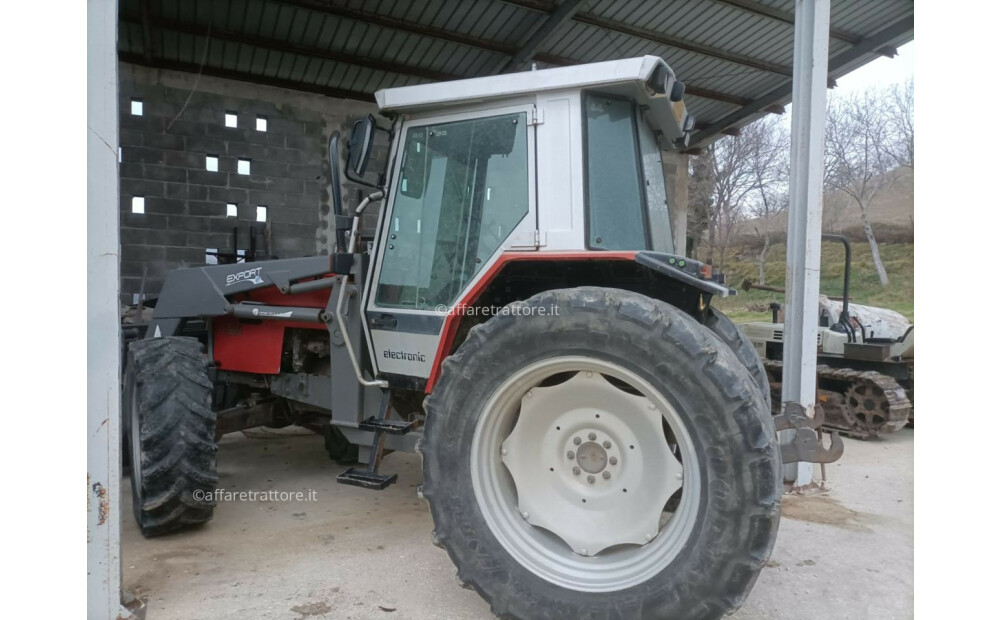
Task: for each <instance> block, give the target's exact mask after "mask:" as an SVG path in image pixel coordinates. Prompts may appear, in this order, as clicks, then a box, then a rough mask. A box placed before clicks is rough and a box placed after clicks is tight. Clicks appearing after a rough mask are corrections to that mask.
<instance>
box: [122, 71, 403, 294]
mask: <svg viewBox="0 0 1000 620" xmlns="http://www.w3.org/2000/svg"><path fill="white" fill-rule="evenodd" d="M133 100H139V101H141V102H142V115H141V116H137V115H133V114H132V113H131V104H132V101H133ZM227 112H230V113H235V114H236V116H237V126H236V127H235V128H234V127H227V126H226V123H225V115H226V113H227ZM374 112H375V105H374V104H373V103H366V102H360V101H351V100H343V99H332V98H330V97H324V96H321V95H313V94H308V93H302V92H298V91H289V90H284V89H280V88H273V87H268V86H259V85H255V84H247V83H244V82H237V81H233V80H225V79H220V78H213V77H208V76H200V77H199V76H196V75H193V74H189V73H180V72H174V71H164V70H157V69H149V68H145V67H139V66H135V65H130V64H127V63H121V64H120V66H119V113H120V143H121V163H120V164H119V169H120V178H121V188H120V189H121V192H120V203H121V204H120V212H121V252H122V258H121V278H122V282H121V285H122V286H121V292H122V303H126V304H130V303H132V302H133V299H134V296H135V295H136V294H138V293H139V291H140V289H143V290H144V292H145V295H146V297H147V298H148V297H152V296H155V295H156V294H157V293H158V292H159V290H160V288H161V287H162V284H163V279H164V277H165V275H166V273H167V272H168V271H169V270H170V269H173V268H177V267H184V266H196V265H203V264H205V262H206V254H205V251H206V249H207V248H217V249H219V250H222V251H232V248H233V227H234V226H238V227H239V231H240V232H239V245H238V247H239V248H240V249H246V248H247V246H248V243H249V241H248V239H249V227H250V225H251V224H252V223H253V222H255V221H256V220H257V207H258V206H266V207H267V220H268V222H269V223H270V228H271V240H272V242H271V251H272V253H273V254H275V255H277V256H279V257H281V258H288V257H294V256H309V255H314V254H317V253H325V252H327V251H328V248H329V246H330V243H331V242H332V230H333V218H332V217H331V215H332V198H331V191H330V162H329V156H328V144H329V139H330V136H331V135H332V133H333V132H334V131H340V134H341V136H342V140H341V142H342V144H343V145H346V142H347V139H348V137H349V135H350V130H351V127H352V126H353V124H354V121H355V120H357V119H359V118H361V117H363V116H364V115H366V114H369V113H374ZM258 117H263V118H266V120H267V129H266V131H258V130H257V128H256V123H257V118H258ZM383 124H384V125H385V126H388V122H383ZM345 153H346V151H345V150H344V149H342V153H341V157H342V158H343V157H344V155H345ZM206 156H215V157H218V171H217V172H211V171H208V170H206ZM374 156H375V157H381V158H384V157H385V150H384V149H376V151H375V153H374ZM239 159H246V160H249V161H250V174H249V175H243V174H240V173H239V172H238V171H237V162H238V160H239ZM340 169H341V170H343V166H342V163H341V168H340ZM364 191H370V190H366V189H363V188H361V187H360V186H357V185H354V184H352V183H347V182H344V183H343V185H342V195H343V197H344V203H345V206H348V207H353V206H356V205H357V204H358V202H359V201H360V198H361V195H362V192H364ZM137 196H139V197H142V198H143V199H144V203H145V204H144V209H145V212H144V213H141V214H140V213H133V212H132V199H133V197H137ZM229 203H235V204H236V205H237V215H236V217H229V216H227V212H226V211H227V206H226V205H227V204H229ZM368 224H370V222H368Z"/></svg>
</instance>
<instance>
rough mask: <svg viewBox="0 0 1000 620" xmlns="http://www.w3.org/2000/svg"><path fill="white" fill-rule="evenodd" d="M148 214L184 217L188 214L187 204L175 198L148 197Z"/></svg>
mask: <svg viewBox="0 0 1000 620" xmlns="http://www.w3.org/2000/svg"><path fill="white" fill-rule="evenodd" d="M146 213H152V214H161V215H184V214H185V213H187V208H186V203H185V202H184V201H183V200H176V199H174V198H161V197H158V196H154V197H149V196H147V197H146Z"/></svg>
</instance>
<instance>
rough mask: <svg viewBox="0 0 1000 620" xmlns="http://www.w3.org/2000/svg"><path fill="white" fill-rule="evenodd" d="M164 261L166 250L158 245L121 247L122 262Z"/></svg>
mask: <svg viewBox="0 0 1000 620" xmlns="http://www.w3.org/2000/svg"><path fill="white" fill-rule="evenodd" d="M125 259H128V260H138V261H164V260H166V259H167V249H166V248H165V247H163V246H158V245H126V246H123V247H122V260H125Z"/></svg>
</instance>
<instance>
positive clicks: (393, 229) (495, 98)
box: [348, 56, 728, 379]
mask: <svg viewBox="0 0 1000 620" xmlns="http://www.w3.org/2000/svg"><path fill="white" fill-rule="evenodd" d="M683 95H684V84H683V83H682V82H680V81H679V80H677V78H676V76H675V75H674V73H673V71H672V70H671V69H670V67H669V66H667V64H666V63H665V62H664V61H663V60H662V59H660V58H658V57H654V56H645V57H642V58H633V59H628V60H619V61H610V62H603V63H597V64H593V65H587V66H578V67H565V68H558V69H545V70H538V71H530V72H523V73H515V74H508V75H498V76H492V77H484V78H475V79H469V80H461V81H456V82H450V83H445V84H424V85H418V86H407V87H402V88H391V89H386V90H381V91H378V92H377V93H376V94H375V98H376V101H377V102H378V105H379V108H380V111H381V113H382V114H383V115H385V116H387V117H389V118H391V119H392V120H393V124H392V127H391V129H387V128H380V127H378V125H377V124H376V121H375V119H374V118H373V117H371V116H369V117H368V118H367V119H365V120H363V121H359V122H358V123H357V124H356V125H355V128H354V134H353V135H352V138H351V142H350V144H351V148H350V157H349V159H350V161H349V165H348V171H349V172H348V174H349V176H350V177H351V178H354V179H362V178H363V176H362V175H364V174H366V173H367V174H368V176H369V177H370V176H371V171H370V170H369V161H368V160H369V158H370V156H371V153H372V152H373V150H374V149H373V148H372V147H371V144H372V140H373V138H374V136H375V135H376V134H377V133H378V132H379V131H380V130H381V131H385V132H387V133H389V134H390V135H391V138H392V139H391V145H390V156H389V162H388V165H387V169H386V170H385V171H384V172H382V173H380V174H379V175H378V178H379V181H380V182H377V183H376V185H378V187H379V188H380V189H382V190H383V191H384V195H385V198H384V201H385V205H384V208H383V210H382V213H381V218H380V224H379V228H378V236H377V241H376V244H375V247H376V252H375V256H374V257H373V266H372V270H373V273H372V275H371V278H370V286H367V287H366V292H365V300H364V303H365V310H366V313H367V316H368V321H367V323H366V327H367V329H368V331H369V334H370V337H371V339H372V344H373V346H372V353H373V359H372V363H373V365H375V366H376V367H378V369H379V371H381V372H384V373H389V374H392V375H398V376H406V377H414V378H418V379H424V378H428V377H431V376H432V374H433V370H434V363H435V358H436V357H437V354H438V348H439V347H440V345H441V335H442V329H443V327H444V326H445V323H446V319H447V318H448V317H449V315H452V314H453V313H454V312H455V309H456V308H457V307H461V306H462V305H463V304H466V305H467V304H469V303H472V302H473V301H474V299H473V298H472V296H473V295H472V294H473V293H474V292H475V291H476V290H477V288H478V287H480V285H481V284H482V283H483V282H484V278H486V281H487V282H488V280H489V277H490V276H491V275H494V274H495V270H496V269H498V268H500V267H501V266H502V265H503V263H505V262H507V261H510V260H525V259H528V258H530V257H531V256H534V257H535V258H536V259H538V260H552V259H555V258H558V257H559V256H565V255H567V254H572V255H575V256H577V257H583V256H586V255H591V258H593V259H601V258H605V257H607V258H608V259H609V260H611V259H612V258H611V257H612V256H613V255H614V254H615V253H620V252H630V253H635V252H646V253H650V256H654V255H659V254H662V255H663V256H659V258H660V259H661V260H662V261H663V263H664V265H667V264H670V263H668V262H667V261H669V260H671V258H673V260H674V262H673V265H675V266H676V265H677V263H678V262H679V263H680V264H681V265H682V266H686V264H687V263H691V266H692V267H694V263H693V262H691V261H684V260H683V258H682V257H673V254H674V251H675V247H677V246H678V245H679V243H680V240H676V239H675V238H674V235H673V230H674V228H675V227H674V226H672V221H671V215H672V214H671V212H670V205H669V204H668V201H667V187H666V182H665V178H664V172H663V163H662V161H661V152H662V151H664V150H676V149H679V148H684V147H685V146H686V144H687V140H688V136H689V131H690V130H691V129H692V128H693V127H694V117H692V116H691V115H689V114H688V113H687V110H686V108H685V105H684V102H683ZM515 254H516V256H515ZM667 255H670V256H669V257H668V256H667ZM688 271H689V273H690V269H689V270H688ZM487 274H490V276H488V275H487ZM695 275H696V277H700V276H701V274H700V272H696V274H695ZM717 288H718V289H720V290H718V291H715V292H718V293H721V294H726V293H728V290H726V289H725V288H724V287H717ZM400 332H405V333H407V339H406V342H407V344H408V348H406V349H405V350H400V349H399V347H398V343H399V334H400Z"/></svg>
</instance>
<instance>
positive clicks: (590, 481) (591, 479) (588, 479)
mask: <svg viewBox="0 0 1000 620" xmlns="http://www.w3.org/2000/svg"><path fill="white" fill-rule="evenodd" d="M594 480H596V478H594V477H593V476H587V482H589V483H590V484H594Z"/></svg>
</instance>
